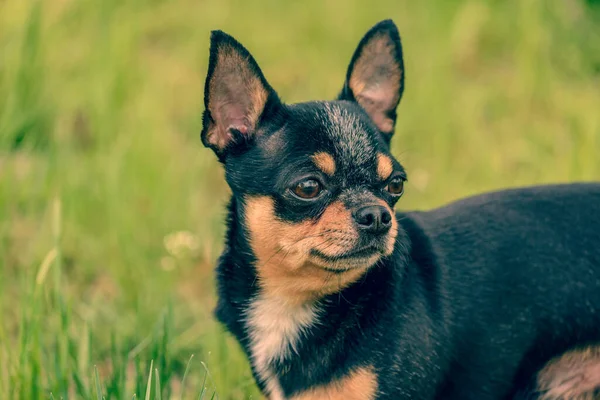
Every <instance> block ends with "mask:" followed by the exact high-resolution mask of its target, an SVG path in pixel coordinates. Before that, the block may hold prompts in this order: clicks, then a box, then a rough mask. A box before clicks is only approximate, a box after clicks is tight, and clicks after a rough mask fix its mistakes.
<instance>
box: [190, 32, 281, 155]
mask: <svg viewBox="0 0 600 400" xmlns="http://www.w3.org/2000/svg"><path fill="white" fill-rule="evenodd" d="M278 104H279V99H278V97H277V94H276V93H275V91H273V89H272V88H271V86H269V84H268V83H267V81H266V79H265V77H264V76H263V74H262V72H261V70H260V68H259V67H258V64H257V63H256V61H255V60H254V58H252V56H251V55H250V53H249V52H248V50H246V49H245V48H244V46H242V45H241V44H240V43H239V42H238V41H236V40H235V39H234V38H233V37H231V36H229V35H227V34H226V33H224V32H221V31H213V32H212V33H211V39H210V59H209V63H208V75H207V77H206V83H205V86H204V106H205V110H204V115H203V120H202V122H203V129H202V134H201V138H202V143H203V144H204V146H206V147H210V148H212V149H213V150H214V152H215V153H216V154H217V156H218V157H219V159H220V160H221V161H223V160H224V159H225V157H226V155H227V153H228V152H229V151H230V150H232V149H234V148H239V147H240V146H242V145H248V144H249V143H251V142H252V140H253V139H254V138H255V136H256V134H257V129H258V126H259V123H260V121H261V117H262V116H263V114H264V113H265V111H266V110H267V108H272V107H274V106H275V105H278Z"/></svg>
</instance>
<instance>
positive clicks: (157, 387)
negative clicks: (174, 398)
mask: <svg viewBox="0 0 600 400" xmlns="http://www.w3.org/2000/svg"><path fill="white" fill-rule="evenodd" d="M154 377H155V381H154V390H155V392H154V400H162V392H161V390H160V377H159V376H158V368H154Z"/></svg>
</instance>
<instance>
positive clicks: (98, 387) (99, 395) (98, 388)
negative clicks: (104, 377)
mask: <svg viewBox="0 0 600 400" xmlns="http://www.w3.org/2000/svg"><path fill="white" fill-rule="evenodd" d="M94 375H95V377H96V398H97V399H98V400H102V398H103V396H102V385H100V376H99V375H98V367H97V366H96V365H94Z"/></svg>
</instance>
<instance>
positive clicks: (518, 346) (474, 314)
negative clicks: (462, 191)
mask: <svg viewBox="0 0 600 400" xmlns="http://www.w3.org/2000/svg"><path fill="white" fill-rule="evenodd" d="M403 217H404V218H402V217H401V218H400V219H401V221H403V222H401V224H402V225H403V226H406V227H407V231H408V232H409V235H410V236H411V241H412V242H413V246H414V248H416V249H423V251H425V252H426V253H427V255H426V256H425V257H432V258H433V259H434V260H433V261H432V262H434V263H435V265H436V266H438V268H439V271H440V273H441V274H443V276H444V278H443V279H440V282H442V286H441V287H440V288H439V293H440V295H441V296H443V297H444V298H446V299H450V300H451V301H449V302H448V303H447V304H446V306H447V307H448V308H449V310H451V311H449V312H450V314H451V315H452V317H451V320H452V322H451V325H452V326H451V327H450V328H449V329H450V331H451V332H452V333H451V336H452V337H453V338H454V343H452V346H454V348H455V349H456V350H455V354H456V355H457V357H455V358H454V359H452V360H451V361H450V362H449V363H448V365H447V368H448V369H449V371H452V372H451V373H450V375H451V377H452V378H451V379H452V381H453V384H452V385H451V387H449V389H448V390H449V392H448V393H446V394H445V395H444V396H442V398H462V399H465V398H473V399H475V398H478V397H477V396H478V395H481V397H482V398H483V397H485V396H484V395H487V394H489V393H490V392H491V393H493V390H494V386H495V385H497V386H498V387H503V386H506V383H507V382H513V384H514V387H515V389H518V388H520V387H522V386H524V385H526V384H527V383H528V382H529V380H530V379H531V376H532V375H533V374H534V373H535V372H536V371H538V370H539V369H540V368H541V367H542V365H543V364H544V363H545V362H546V361H547V360H549V359H550V358H552V357H553V356H556V355H558V354H560V353H562V352H564V351H566V350H568V349H570V348H572V347H573V346H575V345H578V344H579V345H580V344H582V343H588V342H594V341H596V342H597V341H600V184H571V185H555V186H540V187H533V188H526V189H514V190H506V191H501V192H494V193H489V194H485V195H481V196H476V197H472V198H468V199H465V200H461V201H458V202H455V203H453V204H451V205H449V206H446V207H443V208H439V209H436V210H433V211H429V212H417V213H407V214H405V215H403ZM411 233H412V234H411ZM423 241H425V242H426V243H424V244H423V243H422V242H423ZM419 257H421V256H420V255H417V256H416V258H417V259H418V258H419ZM599 380H600V377H599ZM477 381H481V382H482V383H483V382H484V381H487V383H486V384H482V385H480V388H481V389H475V388H474V387H473V385H472V383H473V382H477ZM469 382H470V383H471V384H469ZM599 383H600V382H599ZM478 390H482V391H484V392H487V393H481V394H478V393H477V391H478Z"/></svg>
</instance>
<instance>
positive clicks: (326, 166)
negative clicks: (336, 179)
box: [311, 152, 336, 176]
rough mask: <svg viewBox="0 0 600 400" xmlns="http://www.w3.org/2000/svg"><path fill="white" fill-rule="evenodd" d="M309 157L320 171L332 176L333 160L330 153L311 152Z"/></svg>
mask: <svg viewBox="0 0 600 400" xmlns="http://www.w3.org/2000/svg"><path fill="white" fill-rule="evenodd" d="M311 158H312V160H313V162H314V163H315V165H316V166H317V168H319V169H320V170H321V171H323V172H324V173H326V174H327V175H329V176H333V174H335V170H336V167H335V160H334V159H333V156H332V155H331V154H329V153H325V152H320V153H315V154H313V155H312V157H311Z"/></svg>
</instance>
